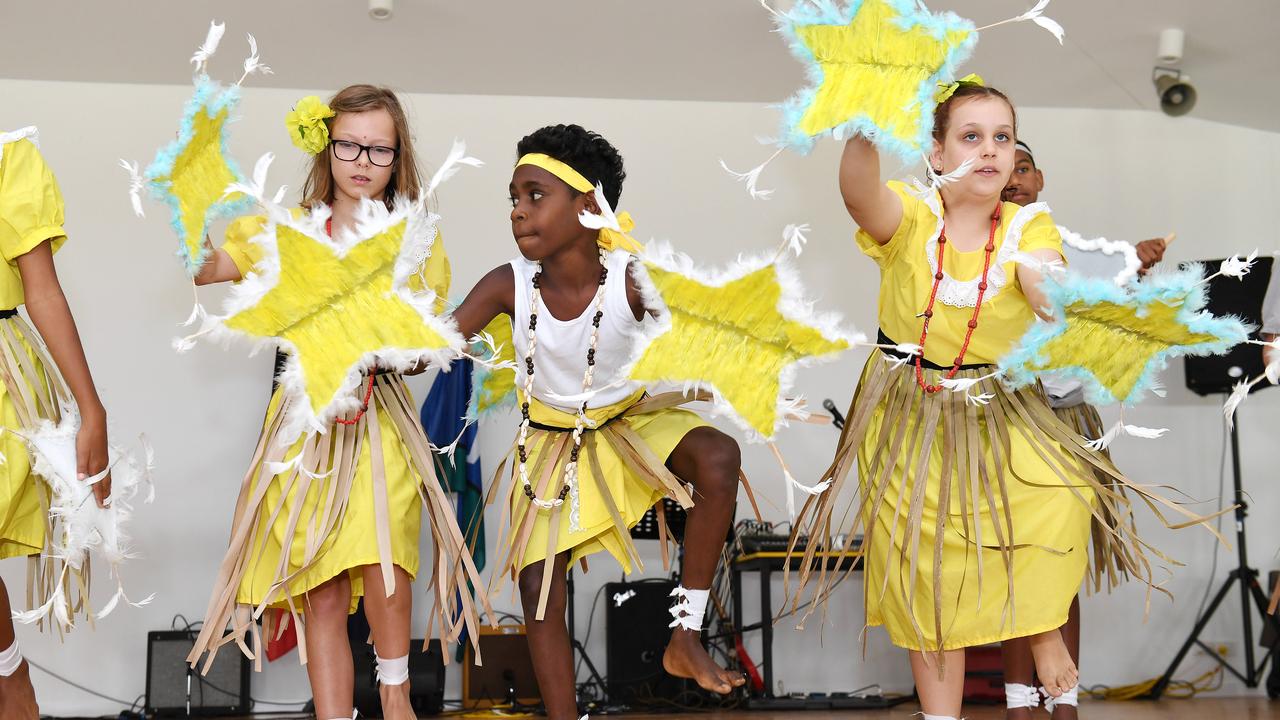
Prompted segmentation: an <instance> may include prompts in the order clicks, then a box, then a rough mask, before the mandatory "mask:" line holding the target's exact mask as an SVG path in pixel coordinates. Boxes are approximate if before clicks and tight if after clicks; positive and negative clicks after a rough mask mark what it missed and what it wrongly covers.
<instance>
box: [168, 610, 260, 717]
mask: <svg viewBox="0 0 1280 720" xmlns="http://www.w3.org/2000/svg"><path fill="white" fill-rule="evenodd" d="M196 635H197V632H196V631H194V630H164V631H153V632H149V633H147V694H146V711H147V715H148V716H156V717H176V716H184V717H185V716H187V715H201V716H210V715H247V714H249V709H250V708H249V658H247V657H245V656H244V654H243V653H241V652H240V648H238V647H236V646H235V645H226V646H223V648H222V650H221V651H219V652H218V655H217V657H216V658H215V659H214V661H213V665H212V666H210V668H209V672H208V674H205V675H201V674H200V671H201V670H203V669H204V663H203V662H201V663H200V664H199V665H197V666H196V667H194V668H192V667H191V666H189V665H187V654H188V653H190V652H191V648H192V647H193V646H194V645H195V641H196Z"/></svg>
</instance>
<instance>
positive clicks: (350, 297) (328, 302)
mask: <svg viewBox="0 0 1280 720" xmlns="http://www.w3.org/2000/svg"><path fill="white" fill-rule="evenodd" d="M415 219H416V218H415V217H413V216H411V217H407V218H400V219H399V220H398V221H393V222H391V223H390V224H388V225H386V227H385V228H384V229H382V230H380V231H378V232H376V233H374V234H372V235H371V236H370V237H365V238H362V239H359V240H358V241H357V242H355V243H354V244H352V245H351V246H350V247H349V248H339V247H336V246H335V245H334V244H333V243H332V242H331V241H329V240H327V239H321V238H320V237H316V236H314V235H312V234H311V232H312V231H311V230H310V229H309V228H308V227H307V225H304V224H302V223H299V224H297V225H284V224H282V225H275V226H274V230H275V232H274V235H275V243H274V245H275V249H276V253H277V254H276V256H275V257H276V258H277V260H276V261H275V262H273V261H272V254H271V246H270V244H268V245H267V260H266V261H265V267H266V268H268V269H266V270H265V271H264V273H263V277H262V283H261V286H262V287H260V288H255V287H254V286H253V284H252V283H251V282H246V283H244V284H245V285H248V286H249V289H248V291H247V292H246V293H245V296H244V297H241V298H240V299H239V301H238V302H239V305H240V306H241V309H239V310H238V311H236V312H233V313H232V314H230V315H229V316H227V317H226V318H224V319H223V320H222V325H223V326H224V327H226V328H228V329H230V330H233V331H237V332H239V333H243V334H244V335H248V336H250V337H253V338H260V339H277V340H279V341H281V344H282V345H283V346H284V347H285V348H286V349H287V350H289V353H290V355H291V357H290V361H289V363H290V366H289V368H287V369H286V371H285V376H286V377H288V376H289V374H290V373H291V372H292V371H294V370H295V369H296V370H297V371H298V373H299V375H300V380H301V383H300V385H301V388H302V392H303V393H304V394H305V396H306V403H305V404H306V407H307V408H309V410H310V416H311V419H313V420H314V422H313V424H312V426H313V427H316V426H317V425H318V426H320V427H323V426H324V425H326V424H327V423H328V422H329V421H331V420H332V418H333V417H334V416H335V415H336V414H337V412H338V411H340V409H341V407H342V406H343V405H345V406H349V405H350V404H351V402H352V399H353V398H354V399H355V400H357V401H358V399H359V396H360V393H359V392H358V386H359V384H360V382H361V374H360V373H361V371H362V370H367V369H369V368H370V367H371V366H372V365H374V364H375V363H376V364H377V366H378V367H380V368H382V369H398V370H404V369H407V367H408V366H409V365H412V364H413V362H414V361H415V360H416V359H417V358H419V357H422V356H433V357H435V358H437V359H441V358H444V356H445V353H444V351H446V350H448V349H450V348H457V347H460V346H461V344H462V338H461V336H459V335H458V334H457V332H456V331H455V330H453V329H452V328H451V327H450V326H448V325H446V324H445V323H443V322H442V321H440V320H439V319H438V318H437V317H436V316H435V315H434V313H433V312H432V303H433V300H434V298H432V297H431V296H430V295H429V294H428V295H422V296H415V295H413V294H411V293H410V292H409V291H408V289H407V288H406V287H405V283H406V281H407V279H408V273H407V272H401V271H399V270H397V259H398V258H400V257H401V256H402V254H403V253H404V249H403V248H404V246H405V245H406V228H407V226H408V225H409V224H410V223H411V222H414V220H415ZM425 222H426V223H428V227H426V229H425V230H418V231H414V230H410V231H408V232H409V234H410V235H414V236H416V235H418V234H420V233H421V234H423V236H425V237H434V236H435V228H434V225H435V222H434V216H431V217H430V218H427V219H426V220H425ZM270 232H271V228H268V233H270ZM409 242H415V241H412V240H411V241H409ZM276 262H278V272H276V270H275V269H276V267H277V266H276ZM400 265H401V266H402V267H403V266H404V265H405V263H404V262H403V261H401V263H400ZM400 274H403V275H404V276H405V277H400V276H399V275H400ZM272 275H275V277H274V278H273V277H272ZM273 280H274V282H273ZM285 386H286V388H288V387H289V386H290V382H288V381H286V382H285Z"/></svg>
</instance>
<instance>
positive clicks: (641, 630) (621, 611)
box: [604, 580, 686, 705]
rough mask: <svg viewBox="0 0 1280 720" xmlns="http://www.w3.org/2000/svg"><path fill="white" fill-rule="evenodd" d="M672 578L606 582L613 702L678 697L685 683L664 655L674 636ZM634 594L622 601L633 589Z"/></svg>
mask: <svg viewBox="0 0 1280 720" xmlns="http://www.w3.org/2000/svg"><path fill="white" fill-rule="evenodd" d="M675 586H676V584H675V583H674V582H672V581H670V580H652V581H647V582H634V583H627V582H617V583H608V584H606V585H605V590H604V594H605V608H606V609H605V614H604V617H605V668H606V671H605V676H606V677H607V678H608V679H607V683H606V684H607V685H608V693H609V702H610V703H612V704H621V705H628V704H645V703H646V702H651V701H652V700H653V699H655V698H668V699H669V698H674V697H676V696H677V695H679V694H680V693H681V692H683V691H684V689H685V685H686V683H685V682H684V681H683V680H681V679H679V678H674V677H671V676H670V675H668V674H667V673H666V672H665V671H664V670H663V669H662V654H663V652H665V651H666V649H667V641H669V640H670V639H671V628H669V627H667V625H668V624H669V623H670V622H671V613H670V612H669V609H670V608H671V603H672V599H671V597H670V595H671V591H672V590H673V589H675ZM632 592H634V593H635V594H634V595H632V596H630V597H626V599H623V600H621V601H619V600H615V597H617V598H622V597H624V596H626V595H627V594H628V593H632Z"/></svg>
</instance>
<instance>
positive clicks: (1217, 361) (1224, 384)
mask: <svg viewBox="0 0 1280 720" xmlns="http://www.w3.org/2000/svg"><path fill="white" fill-rule="evenodd" d="M1220 262H1221V261H1220V260H1210V261H1208V262H1207V263H1206V265H1208V266H1209V267H1210V268H1214V267H1217V265H1218V264H1219V263H1220ZM1272 271H1273V268H1272V262H1271V258H1261V259H1260V260H1259V261H1258V263H1257V264H1256V265H1255V266H1254V268H1253V271H1252V272H1250V273H1249V274H1248V275H1246V276H1245V277H1244V278H1243V279H1242V280H1235V279H1232V278H1216V279H1215V280H1213V281H1210V285H1209V309H1210V310H1211V311H1212V312H1213V313H1214V314H1216V315H1224V314H1233V315H1236V316H1238V317H1241V318H1243V319H1245V320H1246V321H1249V322H1252V323H1254V324H1257V323H1259V322H1260V319H1261V316H1262V301H1263V296H1264V295H1265V293H1266V287H1267V281H1268V279H1269V276H1270V273H1271V272H1272ZM1215 291H1216V292H1215ZM1262 369H1263V366H1262V353H1261V348H1259V347H1258V346H1257V345H1239V346H1236V348H1235V349H1233V350H1232V351H1231V352H1230V353H1227V354H1226V355H1222V356H1218V357H1214V358H1192V357H1188V358H1187V359H1186V370H1187V387H1188V388H1189V389H1190V390H1191V391H1192V392H1195V393H1197V394H1199V395H1212V394H1215V393H1230V392H1231V391H1232V389H1233V386H1234V384H1235V383H1236V382H1238V381H1239V380H1242V379H1243V380H1247V379H1250V378H1253V377H1257V375H1258V374H1260V373H1261V372H1262ZM1264 387H1270V386H1269V385H1268V384H1267V383H1260V384H1258V385H1257V386H1255V391H1256V390H1260V389H1262V388H1264ZM1239 438H1240V417H1239V416H1238V415H1237V416H1236V418H1235V422H1234V423H1233V424H1232V426H1231V474H1232V482H1233V484H1234V491H1235V500H1234V502H1235V505H1236V510H1235V525H1236V567H1235V568H1234V569H1232V570H1231V572H1230V573H1228V574H1227V578H1226V580H1224V581H1223V583H1222V587H1221V588H1219V589H1218V593H1217V594H1216V595H1215V596H1214V597H1213V602H1211V603H1209V606H1208V608H1206V609H1205V611H1204V614H1203V615H1201V616H1200V617H1199V618H1198V619H1197V620H1196V625H1195V627H1194V628H1192V630H1191V634H1190V635H1189V636H1188V637H1187V640H1186V642H1184V643H1183V644H1182V648H1181V649H1179V650H1178V654H1177V655H1175V656H1174V658H1173V662H1172V663H1170V664H1169V669H1168V670H1165V672H1164V675H1161V676H1160V679H1159V680H1158V681H1156V684H1155V685H1154V686H1152V688H1151V691H1150V693H1148V695H1147V696H1146V697H1148V698H1150V699H1152V700H1157V699H1159V698H1160V696H1161V695H1163V694H1164V691H1165V690H1166V689H1167V688H1168V687H1169V683H1171V682H1172V681H1173V674H1174V673H1175V672H1177V670H1178V666H1179V665H1181V664H1182V660H1183V659H1184V658H1185V657H1186V656H1187V653H1188V652H1190V651H1191V648H1192V646H1193V645H1199V646H1200V647H1201V648H1203V649H1204V650H1205V651H1207V652H1208V653H1209V656H1210V657H1212V658H1213V659H1214V660H1216V661H1217V662H1218V664H1220V665H1222V667H1223V669H1225V670H1226V671H1227V672H1230V673H1231V674H1232V675H1234V676H1236V677H1237V678H1239V679H1240V681H1241V682H1243V683H1244V684H1245V686H1247V687H1250V688H1256V687H1258V683H1259V681H1260V680H1261V679H1262V671H1263V670H1264V669H1266V665H1267V661H1268V660H1270V659H1272V655H1273V654H1274V653H1275V648H1274V647H1272V648H1269V649H1268V650H1267V652H1266V653H1265V654H1264V655H1263V656H1262V660H1261V661H1257V662H1255V657H1254V648H1253V644H1254V643H1255V642H1257V640H1256V638H1254V637H1253V613H1252V609H1251V608H1250V605H1251V604H1252V605H1254V606H1256V607H1257V609H1258V614H1259V615H1260V616H1261V617H1262V623H1263V626H1264V627H1267V628H1268V629H1269V630H1270V631H1271V632H1272V633H1276V632H1280V621H1278V620H1277V619H1276V617H1275V616H1274V615H1268V614H1267V604H1268V598H1267V594H1266V593H1265V592H1263V590H1262V585H1261V584H1260V583H1259V582H1258V574H1259V573H1258V570H1257V569H1256V568H1253V567H1250V566H1249V554H1248V550H1247V547H1246V545H1245V518H1246V517H1247V516H1248V514H1249V503H1248V502H1247V501H1246V499H1245V494H1244V483H1243V481H1242V480H1241V475H1240V439H1239ZM1237 583H1239V585H1240V616H1241V619H1242V621H1243V624H1244V627H1243V628H1242V630H1243V633H1244V669H1243V671H1241V670H1238V669H1236V667H1235V666H1233V665H1232V664H1231V663H1229V662H1227V661H1226V659H1225V658H1222V657H1220V656H1219V655H1218V653H1216V652H1214V651H1213V649H1212V648H1210V647H1209V646H1208V645H1206V644H1205V643H1204V642H1202V641H1201V640H1200V633H1201V632H1202V631H1203V630H1204V628H1205V626H1207V625H1208V624H1209V620H1210V618H1212V617H1213V614H1214V612H1216V611H1217V610H1218V607H1219V606H1221V605H1222V601H1223V600H1225V599H1226V597H1227V594H1228V593H1229V592H1231V588H1232V587H1234V586H1235V585H1236V584H1237ZM1273 674H1275V671H1274V669H1273ZM1268 684H1269V685H1271V684H1272V683H1268ZM1268 690H1269V691H1270V688H1268ZM1272 697H1273V698H1274V697H1276V696H1275V695H1274V694H1273V695H1272Z"/></svg>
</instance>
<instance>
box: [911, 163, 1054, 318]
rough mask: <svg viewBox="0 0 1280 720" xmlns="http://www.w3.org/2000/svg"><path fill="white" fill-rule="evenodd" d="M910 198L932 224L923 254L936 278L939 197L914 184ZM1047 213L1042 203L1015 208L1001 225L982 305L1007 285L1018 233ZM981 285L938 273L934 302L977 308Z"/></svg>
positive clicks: (940, 205)
mask: <svg viewBox="0 0 1280 720" xmlns="http://www.w3.org/2000/svg"><path fill="white" fill-rule="evenodd" d="M909 190H910V192H911V194H912V195H915V196H916V197H917V198H919V199H920V200H921V201H922V202H924V204H925V205H926V206H928V208H929V210H930V212H932V213H933V217H934V219H935V220H936V224H935V225H934V228H933V233H932V234H931V235H930V236H929V239H928V240H926V241H925V244H924V252H925V257H926V258H928V260H929V272H930V274H931V275H937V274H938V238H939V237H941V236H942V197H941V196H940V195H939V194H938V192H937V191H936V190H932V189H930V188H927V187H925V186H924V185H922V184H920V183H919V181H917V182H916V184H915V187H912V188H909ZM1047 212H1049V205H1048V204H1046V203H1042V202H1037V203H1031V204H1030V205H1027V206H1025V207H1022V208H1019V209H1018V211H1017V212H1016V213H1014V214H1013V217H1012V218H1010V219H1009V221H1008V223H1007V224H1006V225H1005V233H1004V238H1003V239H1002V240H1001V241H1000V247H999V248H997V249H996V257H995V260H994V261H993V262H992V263H991V270H990V271H989V272H988V273H987V291H986V293H985V294H983V296H982V301H983V302H984V303H987V302H990V301H991V299H992V298H994V297H995V296H996V295H998V294H999V293H1000V289H1001V288H1003V287H1004V286H1005V285H1007V284H1008V282H1009V277H1008V273H1006V272H1005V269H1004V266H1005V263H1008V262H1011V261H1012V260H1013V257H1014V255H1016V254H1017V253H1018V245H1020V244H1021V242H1022V229H1023V228H1024V227H1026V225H1027V223H1028V222H1030V221H1031V219H1032V218H1034V217H1035V216H1036V215H1039V214H1040V213H1047ZM980 282H982V277H981V276H978V277H975V278H973V279H971V280H956V279H955V278H953V277H951V276H950V275H948V274H947V273H946V271H945V270H943V271H942V281H941V282H940V283H939V284H938V302H940V303H942V304H944V305H950V306H951V307H958V308H971V307H974V306H976V305H977V304H978V284H979V283H980Z"/></svg>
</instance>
